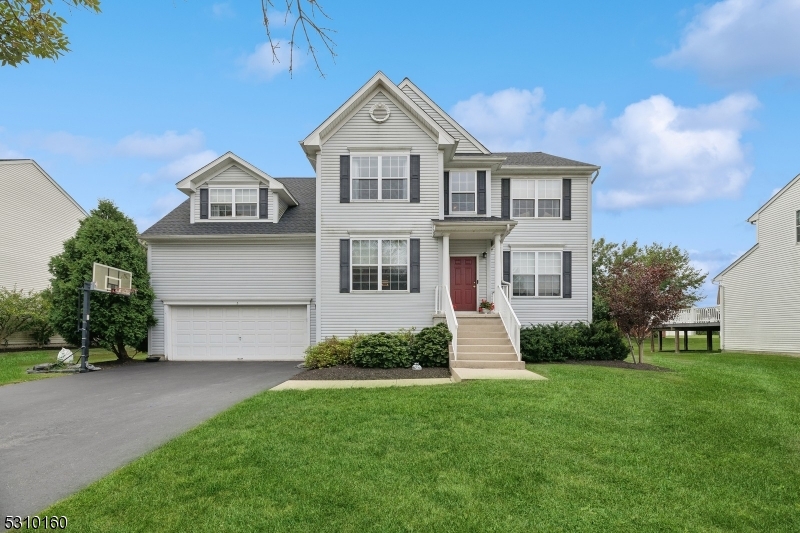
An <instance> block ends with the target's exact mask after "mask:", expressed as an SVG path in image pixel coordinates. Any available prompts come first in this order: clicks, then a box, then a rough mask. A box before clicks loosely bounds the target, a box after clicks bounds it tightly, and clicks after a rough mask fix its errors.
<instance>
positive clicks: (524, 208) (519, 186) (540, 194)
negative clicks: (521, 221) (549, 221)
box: [511, 179, 561, 218]
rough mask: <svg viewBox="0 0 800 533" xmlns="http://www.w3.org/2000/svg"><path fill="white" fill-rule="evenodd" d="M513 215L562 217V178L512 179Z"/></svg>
mask: <svg viewBox="0 0 800 533" xmlns="http://www.w3.org/2000/svg"><path fill="white" fill-rule="evenodd" d="M511 216H512V217H513V218H559V217H561V180H560V179H557V180H541V179H512V180H511Z"/></svg>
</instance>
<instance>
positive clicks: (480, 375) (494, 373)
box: [450, 368, 547, 383]
mask: <svg viewBox="0 0 800 533" xmlns="http://www.w3.org/2000/svg"><path fill="white" fill-rule="evenodd" d="M450 374H451V376H452V378H453V381H454V382H456V383H458V382H459V381H462V380H465V379H527V380H545V381H546V380H547V378H546V377H544V376H540V375H539V374H537V373H535V372H531V371H530V370H511V369H498V368H451V369H450Z"/></svg>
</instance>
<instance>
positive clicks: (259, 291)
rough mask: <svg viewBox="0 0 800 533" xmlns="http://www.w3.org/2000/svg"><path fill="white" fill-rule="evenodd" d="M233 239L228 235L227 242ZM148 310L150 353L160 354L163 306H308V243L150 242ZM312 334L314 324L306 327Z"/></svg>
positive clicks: (311, 286) (311, 293)
mask: <svg viewBox="0 0 800 533" xmlns="http://www.w3.org/2000/svg"><path fill="white" fill-rule="evenodd" d="M234 238H235V237H233V236H232V239H234ZM150 268H151V271H150V275H151V284H152V286H153V289H154V291H155V293H156V302H154V304H153V311H154V312H155V313H156V319H157V320H158V324H157V325H156V326H155V327H154V328H152V329H151V330H150V349H151V350H152V353H154V354H158V355H163V354H164V320H165V319H164V316H165V313H164V310H163V305H164V304H170V303H174V302H178V303H181V304H186V303H187V302H188V303H192V304H195V305H204V306H205V305H214V304H219V305H222V304H231V303H236V302H239V303H240V304H242V305H244V304H247V305H252V304H253V303H255V302H261V303H263V304H265V305H267V304H281V305H283V304H287V303H297V304H299V303H301V302H303V301H305V302H307V303H308V304H312V300H313V299H314V297H315V286H316V284H315V268H314V243H313V241H304V242H296V243H292V242H269V243H268V242H257V241H256V242H248V243H243V242H238V243H237V242H227V243H226V242H222V241H214V242H192V243H189V242H178V243H169V244H168V243H158V242H156V243H150ZM309 326H310V328H311V330H312V331H313V330H314V327H315V325H314V323H313V322H312V323H311V324H309Z"/></svg>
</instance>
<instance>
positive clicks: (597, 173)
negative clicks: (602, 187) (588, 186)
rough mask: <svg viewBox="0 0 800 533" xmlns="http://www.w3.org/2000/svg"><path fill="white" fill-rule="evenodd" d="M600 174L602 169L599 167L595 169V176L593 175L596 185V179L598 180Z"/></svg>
mask: <svg viewBox="0 0 800 533" xmlns="http://www.w3.org/2000/svg"><path fill="white" fill-rule="evenodd" d="M599 175H600V169H599V168H598V169H597V170H595V171H594V176H592V185H594V180H596V179H597V176H599Z"/></svg>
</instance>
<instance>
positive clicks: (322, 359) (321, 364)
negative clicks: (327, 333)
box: [305, 335, 361, 368]
mask: <svg viewBox="0 0 800 533" xmlns="http://www.w3.org/2000/svg"><path fill="white" fill-rule="evenodd" d="M360 338H361V336H360V335H353V336H352V337H350V338H348V339H339V338H338V337H336V336H333V337H329V338H327V339H325V340H324V341H322V342H320V343H317V344H315V345H313V346H309V347H308V348H306V362H305V365H306V367H307V368H325V367H329V366H337V365H350V364H353V358H352V351H353V346H354V345H355V344H356V343H357V342H358V340H359V339H360Z"/></svg>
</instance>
